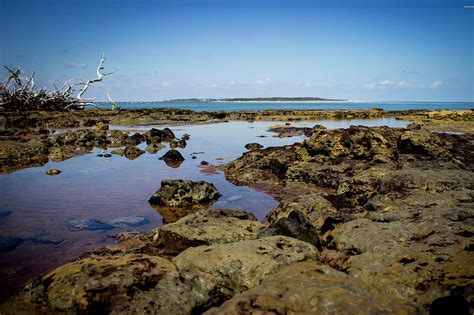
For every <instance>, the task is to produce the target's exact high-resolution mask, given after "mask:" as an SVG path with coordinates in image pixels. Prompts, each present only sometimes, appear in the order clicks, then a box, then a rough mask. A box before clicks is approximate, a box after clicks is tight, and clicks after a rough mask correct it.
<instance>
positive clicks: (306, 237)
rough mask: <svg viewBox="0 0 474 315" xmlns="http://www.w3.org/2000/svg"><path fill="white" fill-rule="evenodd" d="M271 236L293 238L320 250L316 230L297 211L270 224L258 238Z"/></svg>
mask: <svg viewBox="0 0 474 315" xmlns="http://www.w3.org/2000/svg"><path fill="white" fill-rule="evenodd" d="M272 235H284V236H289V237H293V238H296V239H298V240H300V241H304V242H308V243H310V244H312V245H314V246H315V247H316V248H320V242H319V237H318V234H317V232H316V229H315V228H314V226H313V225H312V224H311V222H309V221H308V219H307V218H306V216H305V215H304V214H303V213H302V212H301V211H298V210H293V211H291V212H290V214H289V215H288V217H284V218H281V219H279V220H278V221H276V222H275V223H273V224H270V226H269V227H268V228H266V229H265V230H263V231H262V232H261V233H260V234H259V238H261V237H266V236H272Z"/></svg>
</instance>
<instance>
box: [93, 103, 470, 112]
mask: <svg viewBox="0 0 474 315" xmlns="http://www.w3.org/2000/svg"><path fill="white" fill-rule="evenodd" d="M118 104H119V105H120V106H121V108H123V109H146V108H182V109H190V110H193V111H198V112H199V111H227V112H230V111H239V110H272V109H285V110H311V109H321V110H331V109H369V108H381V109H383V110H384V111H396V110H410V109H424V110H438V109H474V102H190V103H173V102H119V103H118ZM98 105H100V106H101V107H103V108H110V107H111V104H110V103H106V102H104V103H100V104H98Z"/></svg>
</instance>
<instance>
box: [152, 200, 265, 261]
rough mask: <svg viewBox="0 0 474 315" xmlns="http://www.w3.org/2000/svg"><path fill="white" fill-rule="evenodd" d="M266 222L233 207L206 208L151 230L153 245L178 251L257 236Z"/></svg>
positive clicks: (169, 251)
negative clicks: (262, 222)
mask: <svg viewBox="0 0 474 315" xmlns="http://www.w3.org/2000/svg"><path fill="white" fill-rule="evenodd" d="M262 228H263V225H262V224H261V223H260V222H258V221H257V219H256V218H255V217H254V216H253V215H252V214H250V213H247V212H245V211H242V210H234V209H206V210H201V211H198V212H196V213H193V214H190V215H188V216H186V217H184V218H181V219H180V220H178V221H176V222H174V223H170V224H166V225H163V226H161V227H159V228H158V229H156V230H155V231H154V232H152V233H151V235H150V238H151V239H152V240H153V244H154V246H157V247H159V248H163V249H165V250H166V252H167V253H171V254H174V255H176V254H178V253H180V252H182V251H183V250H185V249H187V248H189V247H194V246H200V245H213V244H225V243H232V242H239V241H243V240H251V239H256V238H257V234H258V232H259V231H260V230H261V229H262Z"/></svg>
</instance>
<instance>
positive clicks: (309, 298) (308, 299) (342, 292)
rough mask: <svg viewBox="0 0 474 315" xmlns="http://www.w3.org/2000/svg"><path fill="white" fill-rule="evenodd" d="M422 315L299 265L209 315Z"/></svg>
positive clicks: (321, 269)
mask: <svg viewBox="0 0 474 315" xmlns="http://www.w3.org/2000/svg"><path fill="white" fill-rule="evenodd" d="M263 313H272V314H418V312H417V309H416V308H415V307H414V306H412V305H410V304H408V303H406V302H404V301H403V300H400V299H397V298H396V297H393V296H390V295H385V294H382V293H380V292H378V291H377V290H376V289H374V288H373V287H372V286H370V285H368V284H366V283H364V282H363V281H361V280H359V279H357V278H354V277H350V276H348V275H346V274H344V273H342V272H340V271H337V270H334V269H332V268H330V267H328V266H324V265H321V264H319V263H315V262H302V263H296V264H293V265H290V266H287V267H284V268H282V269H280V271H278V272H277V273H275V274H273V275H270V276H268V277H266V278H264V279H263V281H262V283H261V284H260V285H258V286H256V287H253V288H251V289H249V290H247V291H245V292H243V293H241V294H238V295H236V296H234V297H233V298H232V299H230V300H228V301H227V302H225V303H224V304H222V305H221V306H219V307H217V308H213V309H211V310H209V311H208V312H206V314H209V315H211V314H263Z"/></svg>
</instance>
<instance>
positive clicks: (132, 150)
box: [123, 146, 145, 160]
mask: <svg viewBox="0 0 474 315" xmlns="http://www.w3.org/2000/svg"><path fill="white" fill-rule="evenodd" d="M144 153H145V151H143V150H142V149H139V148H137V147H134V146H126V147H125V150H124V151H123V154H124V155H125V157H126V158H127V159H129V160H135V159H136V158H137V157H139V156H140V155H142V154H144Z"/></svg>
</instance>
